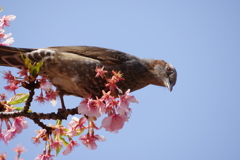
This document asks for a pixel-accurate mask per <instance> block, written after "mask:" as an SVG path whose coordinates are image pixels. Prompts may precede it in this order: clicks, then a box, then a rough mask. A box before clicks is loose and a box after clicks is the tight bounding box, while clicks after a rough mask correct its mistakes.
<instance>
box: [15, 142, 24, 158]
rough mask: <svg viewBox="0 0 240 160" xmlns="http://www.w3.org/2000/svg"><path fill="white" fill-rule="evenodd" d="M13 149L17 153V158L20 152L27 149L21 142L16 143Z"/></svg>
mask: <svg viewBox="0 0 240 160" xmlns="http://www.w3.org/2000/svg"><path fill="white" fill-rule="evenodd" d="M13 150H14V151H15V152H17V154H18V155H17V157H18V158H19V157H20V154H21V153H23V152H26V151H27V149H25V148H24V147H23V146H22V145H21V144H19V145H17V147H16V148H13Z"/></svg>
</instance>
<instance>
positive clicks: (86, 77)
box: [0, 46, 177, 109]
mask: <svg viewBox="0 0 240 160" xmlns="http://www.w3.org/2000/svg"><path fill="white" fill-rule="evenodd" d="M21 54H22V55H23V56H25V57H26V56H27V57H28V58H29V59H30V60H31V61H33V62H41V61H42V60H43V62H44V63H43V66H42V67H41V69H40V73H39V74H40V75H47V77H48V79H49V81H50V82H51V83H52V84H53V85H54V86H55V87H56V90H57V91H59V92H58V94H59V97H60V100H61V103H62V109H66V107H65V104H64V100H63V96H64V95H74V96H77V97H88V96H89V95H90V94H91V95H92V97H99V96H101V95H102V90H105V89H106V86H105V84H106V80H105V79H103V78H101V77H95V76H96V72H95V69H96V67H102V66H104V70H106V71H108V73H111V71H112V70H114V71H121V73H122V74H123V78H124V79H125V80H123V81H120V82H118V83H117V86H118V88H120V89H121V90H122V91H123V92H125V91H127V90H128V89H130V91H131V92H132V91H135V90H139V89H141V88H144V87H146V86H148V85H156V86H162V87H167V88H168V90H169V91H170V92H171V91H172V89H173V86H174V85H175V84H176V81H177V71H176V69H175V67H174V66H173V65H172V64H171V63H168V62H166V61H164V60H158V59H150V58H138V57H136V56H134V55H130V54H127V53H124V52H121V51H118V50H113V49H108V48H102V47H94V46H57V47H47V48H36V49H34V48H17V47H9V46H0V66H9V67H15V68H22V67H25V64H24V62H23V60H22V59H21Z"/></svg>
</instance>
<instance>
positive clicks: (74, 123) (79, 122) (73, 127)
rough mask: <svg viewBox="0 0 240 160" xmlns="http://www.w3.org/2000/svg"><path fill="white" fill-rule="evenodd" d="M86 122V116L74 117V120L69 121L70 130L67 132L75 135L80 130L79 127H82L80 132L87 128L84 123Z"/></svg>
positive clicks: (70, 135) (69, 134)
mask: <svg viewBox="0 0 240 160" xmlns="http://www.w3.org/2000/svg"><path fill="white" fill-rule="evenodd" d="M85 123H86V118H85V117H82V118H80V119H78V118H77V117H72V120H71V121H70V122H69V124H68V126H69V129H68V132H67V133H66V134H67V135H68V136H69V137H73V136H75V135H76V134H77V133H78V132H79V131H77V128H79V129H80V132H81V131H82V130H83V129H84V128H85V126H84V124H85Z"/></svg>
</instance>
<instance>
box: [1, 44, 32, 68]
mask: <svg viewBox="0 0 240 160" xmlns="http://www.w3.org/2000/svg"><path fill="white" fill-rule="evenodd" d="M31 51H33V49H27V48H15V47H7V46H1V45H0V66H9V67H16V68H21V67H24V66H25V65H24V63H23V61H22V59H21V54H24V53H26V52H31Z"/></svg>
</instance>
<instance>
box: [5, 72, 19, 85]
mask: <svg viewBox="0 0 240 160" xmlns="http://www.w3.org/2000/svg"><path fill="white" fill-rule="evenodd" d="M3 74H4V76H3V79H6V80H7V82H8V83H11V82H12V81H15V80H16V78H15V77H14V76H13V75H12V73H11V71H8V72H3Z"/></svg>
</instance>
